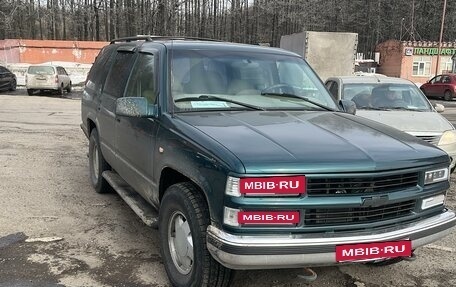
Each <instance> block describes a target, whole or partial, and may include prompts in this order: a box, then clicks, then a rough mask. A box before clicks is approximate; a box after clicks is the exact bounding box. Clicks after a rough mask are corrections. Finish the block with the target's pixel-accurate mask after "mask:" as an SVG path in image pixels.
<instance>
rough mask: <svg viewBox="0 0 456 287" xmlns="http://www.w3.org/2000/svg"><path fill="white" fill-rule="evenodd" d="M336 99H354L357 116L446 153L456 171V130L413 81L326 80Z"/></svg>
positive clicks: (361, 78)
mask: <svg viewBox="0 0 456 287" xmlns="http://www.w3.org/2000/svg"><path fill="white" fill-rule="evenodd" d="M325 85H326V88H327V89H328V90H329V92H330V93H331V95H332V96H333V97H334V99H335V100H337V101H338V100H340V99H346V100H352V101H353V102H354V103H355V104H356V115H358V116H361V117H365V118H368V119H371V120H374V121H377V122H380V123H383V124H386V125H389V126H392V127H394V128H396V129H399V130H401V131H404V132H406V133H409V134H411V135H414V136H416V137H418V138H420V139H422V140H425V141H427V142H429V143H431V144H433V145H436V146H438V147H439V148H441V149H442V150H444V151H446V152H447V153H448V154H449V155H450V157H451V170H452V171H454V170H455V168H456V130H455V129H454V127H453V125H452V124H451V123H450V122H448V120H447V119H445V118H444V117H443V116H442V115H440V114H439V113H441V112H443V111H444V107H443V106H442V105H440V104H436V105H435V106H432V104H431V103H430V102H429V101H428V99H427V98H426V96H425V95H424V94H423V93H422V92H421V91H420V89H418V87H417V86H416V85H415V84H413V83H412V82H410V81H408V80H405V79H400V78H393V77H385V76H380V77H379V76H362V77H360V76H345V77H332V78H329V79H328V80H326V83H325Z"/></svg>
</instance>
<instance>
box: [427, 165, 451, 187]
mask: <svg viewBox="0 0 456 287" xmlns="http://www.w3.org/2000/svg"><path fill="white" fill-rule="evenodd" d="M448 175H449V173H448V168H441V169H435V170H430V171H426V173H425V174H424V184H431V183H436V182H441V181H445V180H448Z"/></svg>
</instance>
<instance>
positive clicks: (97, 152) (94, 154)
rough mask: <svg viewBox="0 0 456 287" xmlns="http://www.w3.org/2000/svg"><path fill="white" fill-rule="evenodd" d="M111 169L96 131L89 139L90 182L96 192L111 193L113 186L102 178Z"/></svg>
mask: <svg viewBox="0 0 456 287" xmlns="http://www.w3.org/2000/svg"><path fill="white" fill-rule="evenodd" d="M110 169H111V167H110V166H109V164H108V163H107V162H106V160H105V159H104V157H103V154H102V153H101V149H100V142H99V140H98V131H97V130H96V129H94V130H92V132H91V133H90V137H89V171H90V182H91V183H92V186H93V188H95V191H96V192H98V193H107V192H110V191H111V186H110V185H109V183H108V182H107V181H106V179H104V178H103V176H102V174H103V172H104V171H106V170H110Z"/></svg>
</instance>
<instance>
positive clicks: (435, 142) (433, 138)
mask: <svg viewBox="0 0 456 287" xmlns="http://www.w3.org/2000/svg"><path fill="white" fill-rule="evenodd" d="M416 137H417V138H419V139H422V140H424V141H427V142H428V143H430V144H433V145H438V144H439V140H440V136H416Z"/></svg>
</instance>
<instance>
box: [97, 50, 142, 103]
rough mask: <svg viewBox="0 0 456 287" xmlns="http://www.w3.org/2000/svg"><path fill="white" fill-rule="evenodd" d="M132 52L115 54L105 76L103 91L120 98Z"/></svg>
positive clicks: (131, 59)
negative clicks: (109, 69)
mask: <svg viewBox="0 0 456 287" xmlns="http://www.w3.org/2000/svg"><path fill="white" fill-rule="evenodd" d="M134 55H135V54H134V53H128V52H119V53H117V55H116V58H115V60H114V63H113V64H112V68H111V71H110V72H109V74H108V77H107V78H106V83H105V88H104V92H106V94H108V95H111V96H113V97H115V98H120V97H122V95H123V92H124V90H125V85H126V84H127V80H128V76H129V75H130V71H131V69H130V68H131V65H132V63H133V57H134Z"/></svg>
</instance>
